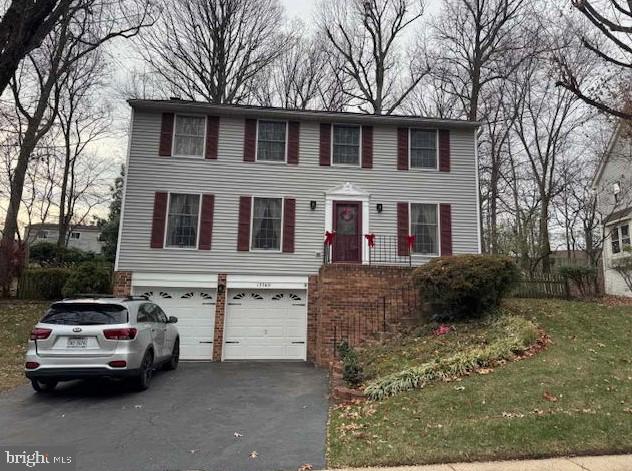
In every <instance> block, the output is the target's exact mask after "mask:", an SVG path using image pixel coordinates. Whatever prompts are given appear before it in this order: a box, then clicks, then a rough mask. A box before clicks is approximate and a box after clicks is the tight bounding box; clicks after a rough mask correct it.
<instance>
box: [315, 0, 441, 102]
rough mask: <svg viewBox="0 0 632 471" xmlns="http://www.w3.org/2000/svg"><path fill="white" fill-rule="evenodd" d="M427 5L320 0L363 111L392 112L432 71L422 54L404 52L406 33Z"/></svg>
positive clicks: (405, 0) (322, 19) (415, 0)
mask: <svg viewBox="0 0 632 471" xmlns="http://www.w3.org/2000/svg"><path fill="white" fill-rule="evenodd" d="M423 11H424V5H423V2H422V1H421V0H341V1H340V0H323V1H321V4H320V13H319V19H318V22H319V27H320V29H321V30H322V32H323V33H324V34H325V36H326V37H327V39H328V40H329V42H330V44H331V46H332V47H333V48H334V49H335V50H336V51H337V53H338V54H340V56H341V57H342V58H343V63H342V72H343V73H344V74H345V75H346V76H347V77H349V78H350V79H351V80H352V83H353V88H351V89H349V90H345V93H346V94H347V95H349V96H350V98H352V99H353V100H354V101H355V102H356V103H355V104H357V105H358V107H359V108H360V110H362V111H363V112H365V113H372V114H391V113H393V112H394V111H395V110H396V109H397V108H398V107H399V106H400V105H401V104H402V102H403V101H404V100H405V99H406V97H407V96H408V95H409V94H410V92H411V91H412V90H413V89H414V88H415V87H416V86H417V85H418V84H419V82H420V81H421V79H422V78H423V77H424V76H425V75H426V74H427V73H428V72H429V68H428V66H427V64H426V62H425V60H424V58H423V57H420V56H419V55H418V54H409V57H407V58H404V57H402V55H401V54H402V47H401V42H402V38H403V35H404V33H405V31H406V29H407V28H408V27H409V26H410V25H411V24H413V23H414V22H415V21H416V20H418V19H419V18H421V16H422V14H423ZM404 63H407V64H408V67H407V70H405V68H404V67H402V64H404Z"/></svg>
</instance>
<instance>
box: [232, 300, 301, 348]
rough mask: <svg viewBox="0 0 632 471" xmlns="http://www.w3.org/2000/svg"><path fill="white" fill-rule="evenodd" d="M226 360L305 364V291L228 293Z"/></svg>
mask: <svg viewBox="0 0 632 471" xmlns="http://www.w3.org/2000/svg"><path fill="white" fill-rule="evenodd" d="M226 307H227V310H226V321H225V327H224V359H225V360H305V358H306V352H307V342H306V340H307V293H306V291H305V290H238V289H232V290H229V291H228V298H227V306H226Z"/></svg>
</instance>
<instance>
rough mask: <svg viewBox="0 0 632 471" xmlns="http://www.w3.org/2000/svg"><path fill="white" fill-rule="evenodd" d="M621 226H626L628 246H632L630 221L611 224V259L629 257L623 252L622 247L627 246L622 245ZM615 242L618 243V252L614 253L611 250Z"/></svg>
mask: <svg viewBox="0 0 632 471" xmlns="http://www.w3.org/2000/svg"><path fill="white" fill-rule="evenodd" d="M623 226H628V239H630V246H632V220H628V221H617V222H616V223H614V224H612V230H611V231H610V253H612V256H613V257H625V256H626V255H629V254H628V252H626V251H625V250H624V247H627V246H628V244H626V245H624V244H623V235H622V234H621V228H622V227H623ZM615 241H618V242H619V251H618V252H615V251H614V250H613V249H612V243H613V242H615Z"/></svg>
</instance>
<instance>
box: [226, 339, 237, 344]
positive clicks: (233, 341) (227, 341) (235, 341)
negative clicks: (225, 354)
mask: <svg viewBox="0 0 632 471" xmlns="http://www.w3.org/2000/svg"><path fill="white" fill-rule="evenodd" d="M226 343H239V342H238V341H237V340H226Z"/></svg>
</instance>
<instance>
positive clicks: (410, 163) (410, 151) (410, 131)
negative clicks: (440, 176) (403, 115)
mask: <svg viewBox="0 0 632 471" xmlns="http://www.w3.org/2000/svg"><path fill="white" fill-rule="evenodd" d="M413 130H414V131H434V133H435V152H436V156H435V162H436V165H435V166H434V168H433V167H413V158H412V155H413V147H412V140H413V139H412V135H413ZM408 170H413V171H419V172H438V171H439V130H438V129H432V128H408Z"/></svg>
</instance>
